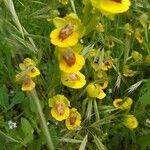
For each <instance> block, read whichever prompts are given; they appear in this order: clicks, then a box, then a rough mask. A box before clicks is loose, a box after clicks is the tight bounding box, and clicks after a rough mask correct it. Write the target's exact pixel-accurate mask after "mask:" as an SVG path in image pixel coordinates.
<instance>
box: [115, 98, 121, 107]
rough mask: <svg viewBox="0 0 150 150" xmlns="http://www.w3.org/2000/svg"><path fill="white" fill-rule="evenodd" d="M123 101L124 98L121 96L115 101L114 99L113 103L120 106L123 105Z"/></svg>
mask: <svg viewBox="0 0 150 150" xmlns="http://www.w3.org/2000/svg"><path fill="white" fill-rule="evenodd" d="M122 102H123V99H121V98H116V99H115V100H114V101H113V105H114V107H115V108H120V106H121V105H122Z"/></svg>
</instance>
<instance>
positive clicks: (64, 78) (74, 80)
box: [61, 71, 86, 89]
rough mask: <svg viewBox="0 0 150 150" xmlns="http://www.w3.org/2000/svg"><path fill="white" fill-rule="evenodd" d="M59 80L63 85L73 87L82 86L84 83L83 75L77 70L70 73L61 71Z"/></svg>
mask: <svg viewBox="0 0 150 150" xmlns="http://www.w3.org/2000/svg"><path fill="white" fill-rule="evenodd" d="M61 82H62V84H63V85H65V86H68V87H70V88H73V89H79V88H82V87H83V86H84V85H85V84H86V80H85V76H84V75H83V74H82V73H80V72H79V71H77V72H72V73H65V72H62V73H61Z"/></svg>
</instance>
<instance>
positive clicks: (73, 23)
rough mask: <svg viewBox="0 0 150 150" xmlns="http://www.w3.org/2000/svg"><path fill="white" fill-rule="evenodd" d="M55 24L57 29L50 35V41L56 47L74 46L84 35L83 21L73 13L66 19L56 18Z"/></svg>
mask: <svg viewBox="0 0 150 150" xmlns="http://www.w3.org/2000/svg"><path fill="white" fill-rule="evenodd" d="M53 22H54V24H55V26H56V29H54V30H53V31H52V32H51V33H50V39H51V43H52V44H54V45H56V46H59V47H70V46H74V45H76V44H77V42H78V40H79V38H80V37H81V36H82V35H83V32H84V28H83V26H82V23H81V20H80V19H79V18H78V16H77V15H76V14H74V13H71V14H69V15H67V16H66V17H64V18H59V17H56V18H54V20H53Z"/></svg>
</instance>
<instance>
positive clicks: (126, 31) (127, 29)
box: [124, 23, 133, 36]
mask: <svg viewBox="0 0 150 150" xmlns="http://www.w3.org/2000/svg"><path fill="white" fill-rule="evenodd" d="M124 29H125V33H126V34H127V35H129V36H130V35H131V34H132V33H133V28H132V26H131V25H130V24H129V23H126V24H125V26H124Z"/></svg>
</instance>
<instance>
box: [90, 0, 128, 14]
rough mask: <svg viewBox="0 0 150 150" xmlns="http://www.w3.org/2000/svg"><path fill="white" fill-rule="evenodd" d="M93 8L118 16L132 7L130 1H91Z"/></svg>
mask: <svg viewBox="0 0 150 150" xmlns="http://www.w3.org/2000/svg"><path fill="white" fill-rule="evenodd" d="M91 2H92V5H93V7H95V8H97V9H99V10H100V11H101V12H102V13H103V12H104V13H109V14H118V13H123V12H126V11H127V10H128V9H129V7H130V5H131V4H130V0H91Z"/></svg>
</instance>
